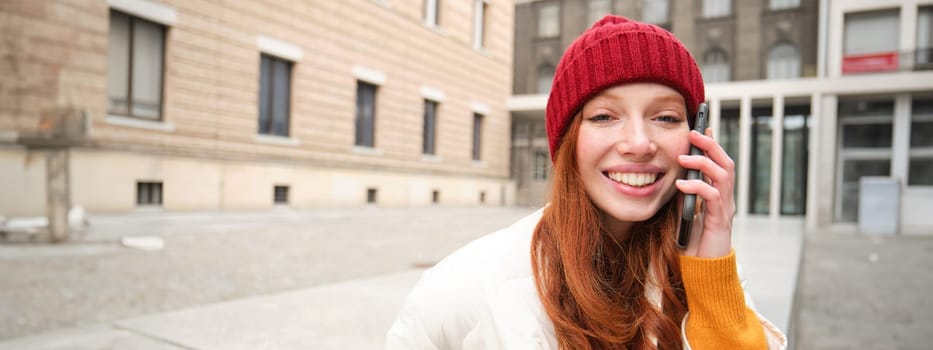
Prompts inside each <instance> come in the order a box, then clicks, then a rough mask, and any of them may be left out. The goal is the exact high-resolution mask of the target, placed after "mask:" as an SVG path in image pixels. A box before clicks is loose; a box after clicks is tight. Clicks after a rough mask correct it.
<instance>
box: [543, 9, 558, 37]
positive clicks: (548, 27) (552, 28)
mask: <svg viewBox="0 0 933 350" xmlns="http://www.w3.org/2000/svg"><path fill="white" fill-rule="evenodd" d="M558 35H560V6H559V5H558V4H557V3H556V2H549V3H545V4H541V6H539V7H538V37H539V38H550V37H555V36H558Z"/></svg>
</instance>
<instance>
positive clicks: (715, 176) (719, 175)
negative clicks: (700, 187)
mask: <svg viewBox="0 0 933 350" xmlns="http://www.w3.org/2000/svg"><path fill="white" fill-rule="evenodd" d="M677 161H678V162H679V163H680V166H681V167H684V168H688V169H697V170H699V171H700V172H701V173H703V175H704V176H705V177H706V178H708V179H709V180H710V181H712V182H713V183H714V184H719V183H726V182H727V181H728V180H729V172H728V170H726V169H723V168H722V167H721V166H719V164H716V163H715V162H713V160H712V159H709V158H708V157H706V156H691V155H686V154H684V155H681V156H679V157H678V158H677Z"/></svg>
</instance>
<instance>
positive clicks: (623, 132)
mask: <svg viewBox="0 0 933 350" xmlns="http://www.w3.org/2000/svg"><path fill="white" fill-rule="evenodd" d="M579 117H581V118H583V119H582V121H581V124H580V129H579V135H578V137H577V144H576V158H577V169H578V170H579V171H580V179H581V181H582V182H583V187H584V189H585V191H586V194H587V196H589V198H590V199H591V200H592V201H593V203H594V204H595V205H596V207H598V208H599V209H600V212H601V213H600V215H601V217H600V219H601V221H602V223H603V224H604V225H605V226H606V227H607V228H608V229H610V230H611V231H613V232H616V233H623V232H627V231H628V229H629V227H631V224H632V223H634V222H639V221H645V220H648V219H649V218H651V217H652V216H654V214H655V213H657V212H658V210H659V209H660V208H661V207H662V206H664V204H666V203H667V202H668V201H669V200H670V199H671V197H672V196H673V195H674V193H676V191H677V189H676V187H674V182H675V181H676V180H677V179H678V178H680V177H681V174H682V173H683V168H681V167H680V165H679V164H678V163H677V156H679V155H681V154H686V153H687V152H688V151H689V149H690V143H689V141H688V139H687V136H688V133H689V132H690V127H689V126H688V123H687V108H686V106H685V105H684V98H683V96H681V95H680V94H679V93H678V92H677V91H675V90H674V89H671V88H669V87H667V86H665V85H661V84H656V83H632V84H625V85H619V86H615V87H611V88H608V89H606V90H603V91H602V92H601V93H600V94H599V95H596V97H593V98H592V99H590V100H589V101H588V102H586V104H584V105H583V110H582V112H581V115H580V116H579ZM619 231H622V232H619Z"/></svg>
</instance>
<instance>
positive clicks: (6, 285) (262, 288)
mask: <svg viewBox="0 0 933 350" xmlns="http://www.w3.org/2000/svg"><path fill="white" fill-rule="evenodd" d="M532 211H533V209H531V208H499V207H487V208H463V209H460V208H433V207H429V208H410V209H385V208H364V209H324V210H306V211H291V210H277V211H271V212H270V211H263V212H242V213H236V212H232V213H231V212H227V213H135V214H126V215H113V216H92V217H91V231H90V232H88V233H86V234H84V235H83V236H79V237H77V239H75V240H74V241H72V242H70V243H66V244H62V245H48V244H44V243H29V242H6V243H4V244H0V271H3V278H2V279H0V340H3V339H9V338H17V337H23V336H27V335H31V334H35V333H40V332H44V331H49V330H54V329H59V328H65V327H73V326H78V325H86V324H97V323H107V322H113V321H116V320H121V319H125V318H130V317H136V316H141V315H148V314H153V313H161V312H167V311H173V310H180V309H185V308H189V307H193V306H199V305H206V304H212V303H217V302H222V301H229V300H236V299H241V298H246V297H251V296H259V295H265V294H271V293H278V292H284V291H290V290H296V289H301V288H307V287H312V286H317V285H322V284H329V283H335V282H340V281H348V280H353V279H358V278H361V277H370V276H378V275H384V274H388V273H394V272H402V271H406V270H409V269H411V268H412V267H419V266H420V267H423V266H429V265H431V264H433V263H435V262H437V261H438V260H439V259H441V258H443V257H444V256H446V255H447V254H449V253H450V252H452V251H453V250H454V249H456V248H458V247H460V246H462V245H463V244H465V243H467V242H469V241H470V240H472V239H473V238H476V237H479V236H481V235H483V234H486V233H490V232H492V231H495V230H496V229H499V228H502V227H505V226H507V225H509V224H511V223H512V222H513V221H515V220H517V219H519V218H521V217H523V216H525V215H527V214H529V213H531V212H532ZM123 236H156V237H161V238H162V239H163V240H164V242H165V247H164V249H162V250H159V251H143V250H138V249H133V248H127V247H124V246H121V245H120V244H119V243H118V242H119V239H120V238H121V237H123Z"/></svg>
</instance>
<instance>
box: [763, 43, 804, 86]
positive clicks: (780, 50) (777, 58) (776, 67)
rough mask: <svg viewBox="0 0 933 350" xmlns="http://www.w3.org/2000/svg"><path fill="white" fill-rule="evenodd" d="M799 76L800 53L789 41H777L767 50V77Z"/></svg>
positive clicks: (790, 77) (788, 77) (791, 77)
mask: <svg viewBox="0 0 933 350" xmlns="http://www.w3.org/2000/svg"><path fill="white" fill-rule="evenodd" d="M799 77H800V53H799V51H797V46H794V45H793V44H791V43H779V44H777V45H774V47H772V48H771V51H769V52H768V79H793V78H799Z"/></svg>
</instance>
